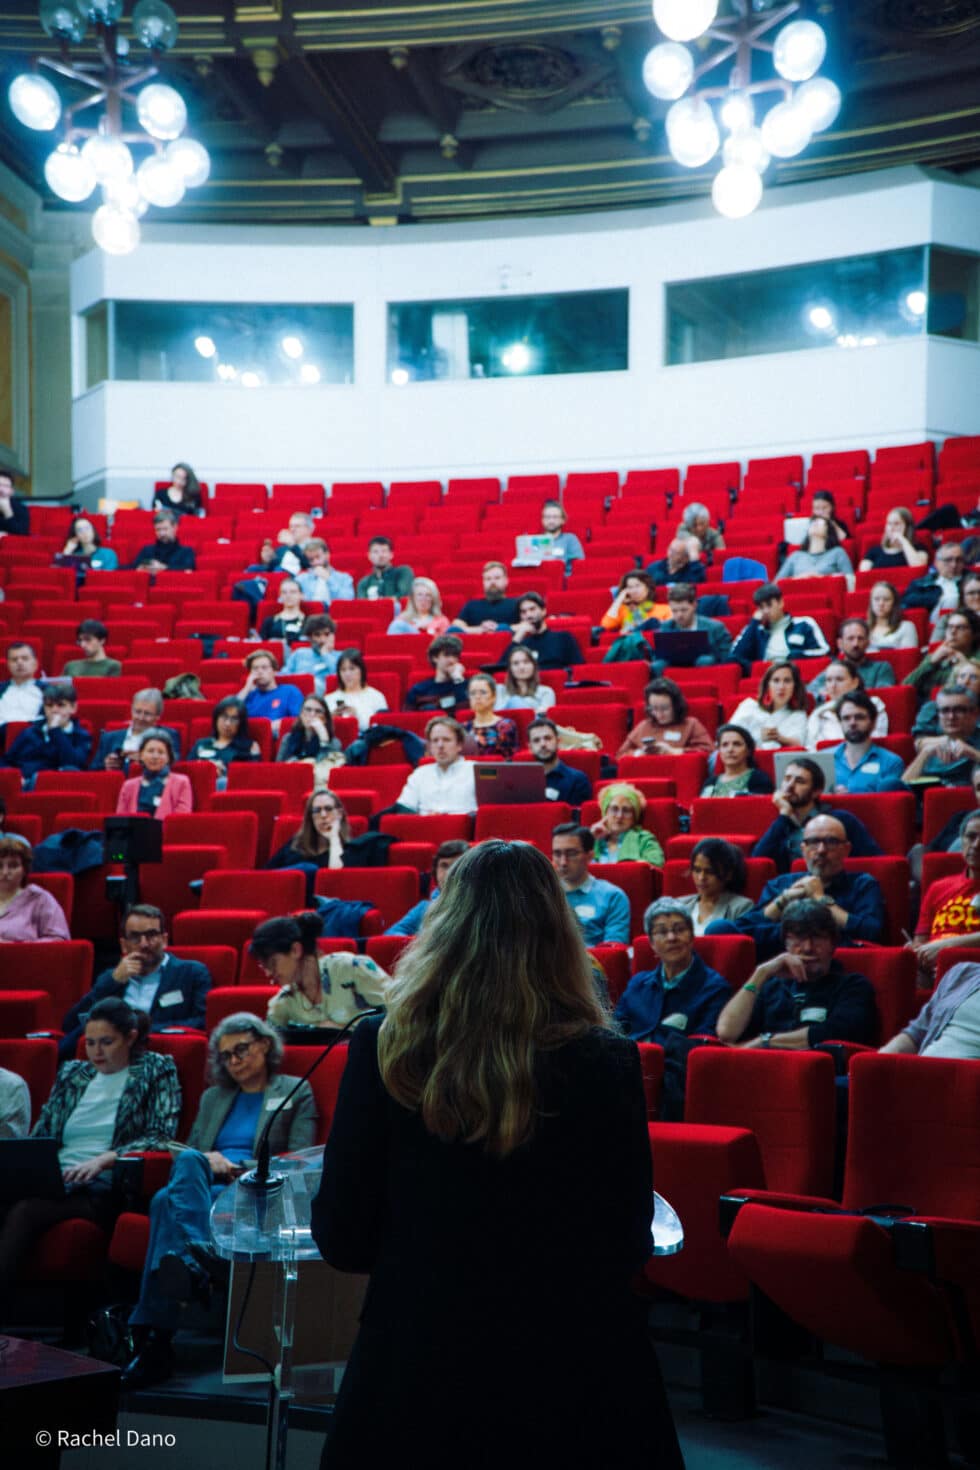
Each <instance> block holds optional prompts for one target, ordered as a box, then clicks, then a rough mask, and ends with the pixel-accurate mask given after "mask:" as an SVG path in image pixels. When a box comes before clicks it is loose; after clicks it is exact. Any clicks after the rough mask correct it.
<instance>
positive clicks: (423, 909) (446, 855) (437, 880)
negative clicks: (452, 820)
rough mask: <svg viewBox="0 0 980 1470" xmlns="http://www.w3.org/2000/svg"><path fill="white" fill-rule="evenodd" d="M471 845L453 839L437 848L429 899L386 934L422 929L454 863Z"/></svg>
mask: <svg viewBox="0 0 980 1470" xmlns="http://www.w3.org/2000/svg"><path fill="white" fill-rule="evenodd" d="M469 846H470V844H469V843H468V842H464V840H463V838H462V837H451V838H450V839H449V840H448V841H447V842H440V844H439V846H438V847H437V848H436V855H435V857H434V858H433V860H432V886H431V887H430V889H429V893H428V897H426V898H421V899H419V901H418V903H417V904H414V905H413V906H412V908H410V909H409V911H408V913H407V914H402V916H401V918H400V919H399V920H398V923H397V924H392V926H391V928H390V929H386V930H385V933H386V934H412V935H414V934H417V933H418V932H419V930H420V929H421V927H422V920H423V919H424V918H425V916H426V914H427V913H428V912H429V906H430V905H431V904H433V903H434V902H435V900H436V899H437V898H438V897H439V893H440V890H441V889H442V886H443V884H444V883H445V881H446V876H447V874H448V872H449V869H450V868H451V867H452V865H453V863H454V862H456V861H457V859H458V858H461V857H462V856H463V853H464V852H468V851H469Z"/></svg>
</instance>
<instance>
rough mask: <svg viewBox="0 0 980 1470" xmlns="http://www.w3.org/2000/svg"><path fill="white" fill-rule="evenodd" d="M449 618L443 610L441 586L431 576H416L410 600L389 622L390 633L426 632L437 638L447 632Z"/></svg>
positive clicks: (409, 595) (409, 596)
mask: <svg viewBox="0 0 980 1470" xmlns="http://www.w3.org/2000/svg"><path fill="white" fill-rule="evenodd" d="M448 627H449V619H448V618H447V617H446V614H445V613H444V612H443V610H442V597H441V595H440V593H439V588H438V587H437V586H436V584H435V582H433V580H432V578H431V577H416V578H415V579H414V581H413V582H412V587H411V591H410V592H409V594H408V601H407V602H406V603H405V606H404V607H403V608H402V610H401V612H400V613H396V615H395V617H394V618H393V619H392V620H391V622H390V623H389V624H388V632H389V633H426V634H427V635H428V636H429V637H430V638H436V637H438V636H439V634H440V633H445V631H446V629H447V628H448Z"/></svg>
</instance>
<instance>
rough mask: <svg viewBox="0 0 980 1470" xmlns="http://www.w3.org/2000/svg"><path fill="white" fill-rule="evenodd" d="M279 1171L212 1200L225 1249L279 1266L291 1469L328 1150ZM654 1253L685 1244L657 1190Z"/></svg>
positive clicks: (280, 1437) (217, 1235)
mask: <svg viewBox="0 0 980 1470" xmlns="http://www.w3.org/2000/svg"><path fill="white" fill-rule="evenodd" d="M272 1167H273V1172H274V1173H277V1174H282V1175H283V1176H284V1182H283V1187H282V1189H281V1190H279V1191H277V1192H276V1193H274V1194H271V1195H261V1194H258V1193H255V1192H253V1191H251V1190H249V1189H247V1188H245V1187H244V1186H243V1185H242V1184H241V1182H239V1181H236V1182H235V1183H234V1184H229V1185H228V1186H227V1188H226V1189H223V1190H222V1191H221V1193H220V1194H219V1195H218V1197H217V1199H216V1200H215V1202H214V1204H213V1205H212V1207H211V1240H212V1243H213V1245H214V1249H215V1251H216V1252H217V1254H218V1255H219V1256H223V1257H224V1258H225V1259H227V1260H231V1261H244V1262H248V1261H271V1262H274V1263H276V1264H277V1265H278V1267H279V1270H278V1271H277V1272H276V1297H275V1306H274V1326H275V1335H276V1343H277V1347H278V1362H277V1363H276V1365H275V1375H274V1380H273V1383H272V1385H271V1389H270V1399H269V1414H270V1417H271V1421H272V1422H271V1431H270V1433H271V1441H270V1442H271V1443H272V1445H273V1461H272V1463H273V1465H274V1466H275V1467H276V1470H285V1464H286V1431H287V1428H288V1421H289V1405H290V1403H291V1402H292V1400H293V1398H294V1397H295V1394H296V1373H297V1370H296V1368H295V1366H294V1363H293V1343H294V1327H295V1312H296V1284H297V1279H298V1268H299V1263H300V1262H301V1261H310V1260H319V1259H320V1252H319V1251H318V1250H317V1248H316V1245H315V1243H314V1240H313V1236H312V1233H311V1231H310V1207H311V1205H312V1202H313V1197H314V1195H315V1194H316V1192H317V1190H318V1189H319V1187H320V1175H321V1173H322V1171H323V1149H322V1148H305V1149H300V1150H298V1151H297V1152H296V1153H291V1154H280V1155H279V1156H277V1158H275V1159H274V1160H273V1166H272ZM653 1202H654V1215H653V1226H652V1232H651V1233H652V1236H653V1242H652V1254H653V1255H655V1256H673V1255H676V1254H677V1253H678V1251H680V1250H682V1249H683V1246H684V1229H683V1226H682V1225H681V1222H680V1219H679V1218H678V1215H677V1212H676V1211H675V1210H674V1209H673V1208H672V1206H671V1205H670V1204H668V1202H667V1201H666V1200H665V1199H664V1197H663V1195H660V1194H657V1193H656V1192H654V1196H653ZM247 1325H248V1315H247V1313H246V1317H245V1329H244V1330H245V1335H246V1336H247Z"/></svg>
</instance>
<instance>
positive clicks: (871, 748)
mask: <svg viewBox="0 0 980 1470" xmlns="http://www.w3.org/2000/svg"><path fill="white" fill-rule="evenodd" d="M837 718H838V719H839V720H840V726H841V729H842V730H843V732H844V739H843V741H842V743H841V744H840V745H837V746H835V747H834V790H835V791H843V792H849V793H850V794H851V795H854V796H859V795H863V794H865V793H868V794H874V793H875V792H878V791H901V789H902V758H901V756H899V755H896V754H895V752H894V751H893V750H886V749H885V747H884V746H883V745H874V744H872V741H871V731H872V730H873V729H874V723H875V720H876V719H877V718H878V710H877V707H876V705H875V703H874V701H873V699H872V698H871V695H870V694H865V692H864V690H863V689H855V690H852V692H851V693H850V694H844V695H842V696H841V698H840V699H839V700H838V701H837ZM838 815H841V814H840V813H838ZM852 845H853V838H852ZM858 856H860V854H858Z"/></svg>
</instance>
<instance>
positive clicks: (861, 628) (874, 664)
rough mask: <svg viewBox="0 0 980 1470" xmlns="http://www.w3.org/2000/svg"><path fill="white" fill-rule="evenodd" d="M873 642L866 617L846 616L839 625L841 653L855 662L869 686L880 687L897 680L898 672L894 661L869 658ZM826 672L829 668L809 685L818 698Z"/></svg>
mask: <svg viewBox="0 0 980 1470" xmlns="http://www.w3.org/2000/svg"><path fill="white" fill-rule="evenodd" d="M870 642H871V634H870V632H869V630H868V625H867V623H866V622H865V621H864V619H863V618H845V619H844V621H843V622H842V623H841V625H840V627H839V628H838V629H837V654H838V657H839V658H842V659H846V660H847V661H848V663H851V664H853V665H854V669H855V672H856V673H858V674H860V676H861V679H862V681H863V684H864V687H865V689H880V688H881V687H882V686H883V685H886V684H894V683H895V672H894V670H893V669H892V666H891V664H890V663H888V662H887V661H886V660H885V659H872V658H868V645H869V643H870ZM826 675H827V670H826V669H821V671H820V673H819V674H818V675H817V677H816V678H815V679H811V680H810V682H809V684H808V685H807V688H808V689H809V691H810V693H811V694H812V695H813V696H814V698H815V699H821V698H822V697H823V692H824V683H825V680H826Z"/></svg>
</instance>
